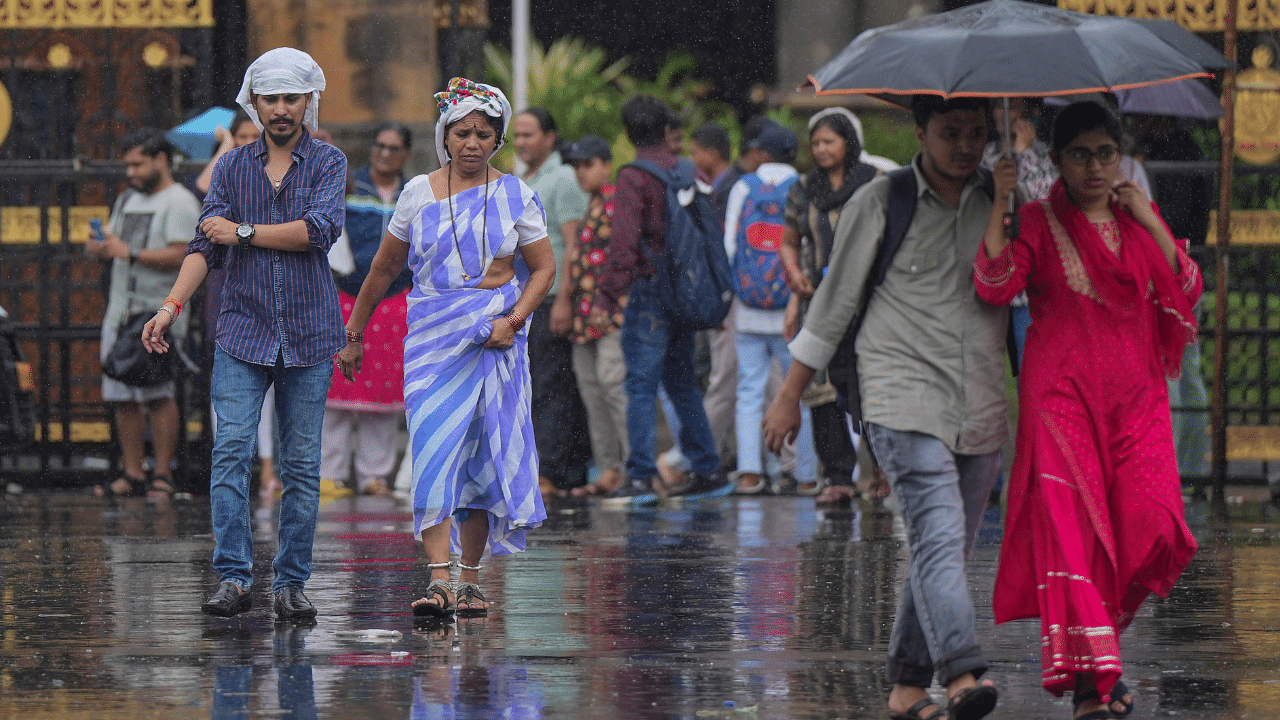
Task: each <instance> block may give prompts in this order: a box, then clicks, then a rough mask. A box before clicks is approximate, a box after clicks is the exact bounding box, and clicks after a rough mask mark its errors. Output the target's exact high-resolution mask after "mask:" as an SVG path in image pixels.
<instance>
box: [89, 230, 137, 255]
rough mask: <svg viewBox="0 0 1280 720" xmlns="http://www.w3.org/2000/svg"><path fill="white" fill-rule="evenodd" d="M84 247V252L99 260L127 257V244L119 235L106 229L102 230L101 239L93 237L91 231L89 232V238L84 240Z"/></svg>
mask: <svg viewBox="0 0 1280 720" xmlns="http://www.w3.org/2000/svg"><path fill="white" fill-rule="evenodd" d="M84 249H85V252H88V253H89V254H90V255H92V256H94V257H96V258H98V259H99V260H110V259H112V258H120V259H122V260H128V259H129V246H128V245H126V244H125V243H124V241H123V240H121V239H120V238H119V237H117V236H116V235H114V234H113V233H109V232H107V231H106V230H103V231H102V240H101V241H99V240H97V239H96V238H94V237H93V233H89V240H88V241H87V242H85V244H84Z"/></svg>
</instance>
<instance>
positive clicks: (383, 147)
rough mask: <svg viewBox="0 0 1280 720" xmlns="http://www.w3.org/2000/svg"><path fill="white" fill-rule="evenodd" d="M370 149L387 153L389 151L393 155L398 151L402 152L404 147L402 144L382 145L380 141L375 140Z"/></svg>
mask: <svg viewBox="0 0 1280 720" xmlns="http://www.w3.org/2000/svg"><path fill="white" fill-rule="evenodd" d="M372 150H373V151H374V152H378V151H382V152H387V153H391V154H392V155H394V154H396V153H398V152H404V147H402V146H400V145H383V144H382V143H380V142H376V143H374V144H373V146H372Z"/></svg>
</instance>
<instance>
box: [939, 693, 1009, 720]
mask: <svg viewBox="0 0 1280 720" xmlns="http://www.w3.org/2000/svg"><path fill="white" fill-rule="evenodd" d="M999 697H1000V693H999V691H997V690H996V689H995V686H993V685H974V686H973V687H967V688H965V689H964V690H961V691H960V692H958V693H956V694H955V695H952V696H951V699H950V700H948V701H947V716H948V717H950V719H951V720H978V718H984V717H986V716H987V715H990V714H991V711H992V710H995V709H996V700H998V699H999Z"/></svg>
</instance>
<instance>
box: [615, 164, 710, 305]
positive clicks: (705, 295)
mask: <svg viewBox="0 0 1280 720" xmlns="http://www.w3.org/2000/svg"><path fill="white" fill-rule="evenodd" d="M628 167H635V168H637V169H640V170H643V171H645V172H647V173H649V174H650V175H652V176H654V177H655V178H657V179H658V180H660V181H662V184H663V185H664V186H666V188H667V209H666V212H665V213H664V214H663V221H664V224H665V229H666V238H665V239H664V241H663V250H662V255H661V256H659V257H653V256H650V258H649V260H650V262H652V263H653V267H654V273H655V275H656V276H657V279H658V283H659V289H660V290H661V293H662V296H663V297H666V298H668V301H667V304H666V307H665V309H666V311H667V316H668V317H669V318H670V319H671V320H672V321H673V322H675V323H677V324H680V325H683V326H684V327H687V328H689V329H692V330H707V329H709V328H715V327H719V326H720V323H722V322H724V319H725V317H726V316H727V315H728V314H729V307H730V305H731V304H732V303H733V273H732V272H731V271H730V270H729V257H728V256H727V255H725V252H724V235H723V233H722V232H721V230H720V215H719V213H718V212H716V209H715V206H714V205H712V204H711V197H710V196H709V195H707V194H706V193H704V192H702V191H701V190H699V189H698V187H697V182H696V179H695V172H696V171H695V168H694V166H693V163H692V162H690V161H689V160H688V159H686V158H680V159H679V163H678V164H677V165H676V167H675V168H674V169H673V170H671V171H670V172H668V171H667V170H665V169H664V168H661V167H659V166H658V165H655V164H654V163H651V162H648V161H647V160H636V161H635V162H633V163H631V164H630V165H629V166H628Z"/></svg>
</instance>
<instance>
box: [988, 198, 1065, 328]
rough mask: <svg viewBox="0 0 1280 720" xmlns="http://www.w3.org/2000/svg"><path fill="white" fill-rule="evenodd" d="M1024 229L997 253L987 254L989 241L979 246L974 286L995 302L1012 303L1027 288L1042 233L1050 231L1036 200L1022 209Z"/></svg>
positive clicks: (997, 303)
mask: <svg viewBox="0 0 1280 720" xmlns="http://www.w3.org/2000/svg"><path fill="white" fill-rule="evenodd" d="M1018 212H1019V214H1020V215H1021V216H1022V217H1021V223H1020V224H1021V226H1022V232H1021V234H1020V235H1019V237H1018V238H1017V239H1016V240H1014V241H1013V242H1011V243H1009V244H1008V245H1006V246H1005V248H1004V252H1002V253H1000V255H998V256H996V257H993V258H992V257H987V248H986V245H985V244H983V245H980V246H979V247H978V257H977V258H975V259H974V261H973V286H974V287H975V288H976V289H977V290H978V296H979V297H981V298H982V299H983V300H986V301H987V302H988V303H991V304H992V305H1008V304H1009V302H1010V301H1011V300H1013V299H1014V298H1015V297H1017V296H1018V294H1019V293H1021V292H1022V291H1023V290H1025V289H1027V278H1028V277H1030V275H1031V270H1032V268H1033V267H1034V265H1035V262H1034V261H1035V250H1034V248H1035V247H1037V246H1038V245H1037V241H1038V240H1039V238H1040V236H1041V235H1042V234H1043V233H1045V232H1048V229H1047V228H1046V227H1045V223H1044V218H1043V213H1042V212H1040V211H1039V208H1038V207H1036V206H1035V204H1034V203H1029V204H1027V205H1025V206H1023V208H1022V210H1020V211H1018Z"/></svg>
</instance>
